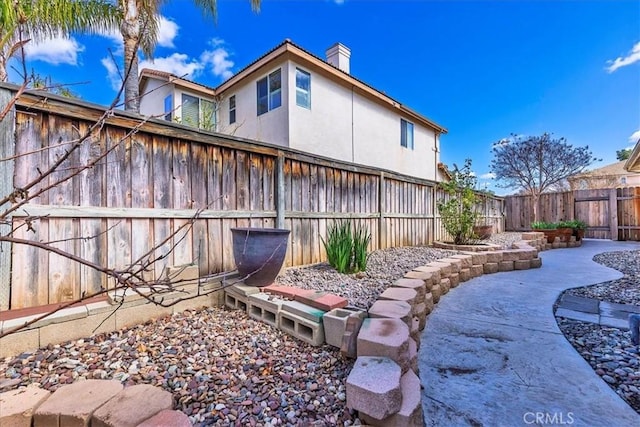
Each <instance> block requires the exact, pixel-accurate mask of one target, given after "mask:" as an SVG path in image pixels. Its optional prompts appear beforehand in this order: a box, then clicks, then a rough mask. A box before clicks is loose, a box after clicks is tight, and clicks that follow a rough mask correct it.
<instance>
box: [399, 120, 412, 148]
mask: <svg viewBox="0 0 640 427" xmlns="http://www.w3.org/2000/svg"><path fill="white" fill-rule="evenodd" d="M414 128H415V126H414V125H413V123H411V122H410V121H407V120H405V119H400V145H401V146H402V147H405V148H407V149H409V150H413V149H414V147H415V132H414Z"/></svg>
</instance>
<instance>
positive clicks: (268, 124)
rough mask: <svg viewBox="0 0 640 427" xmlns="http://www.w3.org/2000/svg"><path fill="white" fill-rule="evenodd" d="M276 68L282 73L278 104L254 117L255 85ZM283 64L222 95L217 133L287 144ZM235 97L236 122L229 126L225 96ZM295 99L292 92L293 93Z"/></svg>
mask: <svg viewBox="0 0 640 427" xmlns="http://www.w3.org/2000/svg"><path fill="white" fill-rule="evenodd" d="M278 68H281V71H282V74H281V75H282V105H281V106H280V107H278V108H276V109H273V110H271V111H268V112H266V113H264V114H261V115H260V116H258V110H257V102H258V96H257V90H256V83H257V82H258V80H260V79H262V78H264V77H265V76H267V75H269V74H270V73H272V72H274V71H275V70H277V69H278ZM288 82H289V78H288V75H287V67H286V64H284V63H280V64H278V65H274V66H272V67H270V68H268V69H264V71H263V72H262V73H258V74H256V75H255V76H252V78H251V79H246V81H244V82H242V84H236V85H234V86H232V87H230V88H229V89H227V90H226V91H225V92H224V93H223V94H221V96H222V99H223V101H222V104H221V107H220V109H219V118H220V120H219V126H218V132H221V133H226V134H230V135H234V136H239V137H241V138H249V139H255V140H258V141H263V142H269V143H271V144H277V145H282V146H285V147H286V146H288V145H289V132H288V128H289V127H288V115H289V105H288V104H287V99H288V96H289V90H288V84H289V83H288ZM233 95H235V96H236V123H235V124H231V125H230V124H229V97H231V96H233ZM294 96H295V93H294Z"/></svg>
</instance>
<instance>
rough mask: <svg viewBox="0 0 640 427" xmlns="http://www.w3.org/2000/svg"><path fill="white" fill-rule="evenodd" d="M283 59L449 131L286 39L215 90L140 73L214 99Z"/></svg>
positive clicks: (159, 73) (143, 81)
mask: <svg viewBox="0 0 640 427" xmlns="http://www.w3.org/2000/svg"><path fill="white" fill-rule="evenodd" d="M281 57H282V58H284V59H292V58H293V59H296V60H298V61H303V62H306V63H307V64H309V65H311V66H313V67H314V68H315V69H316V70H318V71H320V72H322V73H324V74H325V75H327V76H328V77H330V78H331V79H332V80H334V81H335V82H337V83H340V84H342V85H344V86H347V87H351V88H353V89H354V90H356V89H357V90H358V91H359V92H360V93H361V94H363V95H364V96H367V97H369V98H371V99H373V100H375V101H377V102H379V103H381V104H383V105H385V106H387V107H388V108H390V109H397V110H399V111H400V112H401V113H402V114H404V115H405V116H407V117H410V118H411V119H412V120H415V121H416V122H418V123H420V124H422V125H423V126H427V127H430V128H432V129H434V130H435V131H437V132H440V133H447V129H446V128H444V127H443V126H441V125H439V124H437V123H436V122H434V121H432V120H430V119H428V118H426V117H425V116H423V115H421V114H419V113H417V112H415V111H413V110H411V109H410V108H408V107H406V106H405V105H403V104H402V103H400V102H398V101H396V100H395V99H393V98H391V97H390V96H388V95H386V94H385V93H384V92H381V91H379V90H377V89H375V88H374V87H372V86H370V85H368V84H367V83H365V82H363V81H362V80H359V79H357V78H355V77H353V76H352V75H351V74H349V73H346V72H344V71H342V70H340V69H339V68H337V67H335V66H333V65H331V64H329V63H328V62H326V61H324V60H323V59H321V58H319V57H318V56H316V55H314V54H312V53H310V52H308V51H306V50H305V49H303V48H301V47H300V46H298V45H296V44H294V43H293V42H292V41H291V40H289V39H286V40H284V41H283V42H282V43H280V44H279V45H278V46H276V47H275V48H273V49H271V50H270V51H268V52H267V53H265V54H264V55H262V56H261V57H259V58H258V59H256V60H255V61H253V62H252V63H251V64H249V65H247V66H246V67H245V68H243V69H242V70H240V71H239V72H238V73H236V74H234V75H233V76H232V77H230V78H229V79H228V80H226V81H225V82H223V83H222V84H220V85H219V86H218V87H216V88H215V89H212V88H210V87H208V86H205V85H201V84H198V83H195V82H192V81H190V80H186V79H184V78H181V77H178V76H176V75H173V74H171V73H165V72H162V71H154V70H149V69H146V68H145V69H143V70H142V72H141V74H140V88H141V89H142V88H143V87H144V85H145V84H146V79H148V78H149V77H156V78H162V79H166V81H168V82H171V83H175V84H177V85H181V86H184V87H190V88H191V89H194V90H201V91H205V92H209V93H211V95H212V96H215V95H216V94H218V93H220V92H222V91H224V90H226V89H228V88H230V87H231V86H233V85H235V84H237V83H239V82H241V81H243V79H245V78H247V77H249V76H250V75H251V74H253V73H255V72H256V71H258V70H260V69H261V68H262V67H263V66H264V65H266V64H268V63H269V62H272V61H275V60H277V59H280V58H281Z"/></svg>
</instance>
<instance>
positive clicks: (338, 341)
mask: <svg viewBox="0 0 640 427" xmlns="http://www.w3.org/2000/svg"><path fill="white" fill-rule="evenodd" d="M351 315H355V316H359V317H360V318H361V319H364V318H365V317H366V316H367V313H366V312H365V311H362V310H356V309H347V308H334V309H333V310H330V311H328V312H326V313H325V314H324V316H322V324H323V326H324V339H325V341H326V342H327V344H329V345H332V346H334V347H338V348H341V347H342V338H343V337H344V334H345V332H346V330H347V320H348V319H349V316H351Z"/></svg>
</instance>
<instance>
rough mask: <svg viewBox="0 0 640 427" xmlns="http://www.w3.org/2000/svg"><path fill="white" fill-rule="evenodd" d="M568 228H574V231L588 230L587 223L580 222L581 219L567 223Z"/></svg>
mask: <svg viewBox="0 0 640 427" xmlns="http://www.w3.org/2000/svg"><path fill="white" fill-rule="evenodd" d="M565 223H566V224H567V225H566V226H567V227H570V228H573V229H574V230H586V229H587V223H586V222H584V221H580V220H579V219H572V220H571V221H565Z"/></svg>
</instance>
